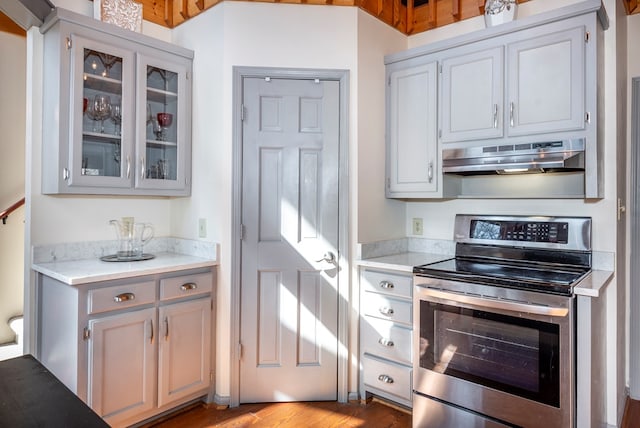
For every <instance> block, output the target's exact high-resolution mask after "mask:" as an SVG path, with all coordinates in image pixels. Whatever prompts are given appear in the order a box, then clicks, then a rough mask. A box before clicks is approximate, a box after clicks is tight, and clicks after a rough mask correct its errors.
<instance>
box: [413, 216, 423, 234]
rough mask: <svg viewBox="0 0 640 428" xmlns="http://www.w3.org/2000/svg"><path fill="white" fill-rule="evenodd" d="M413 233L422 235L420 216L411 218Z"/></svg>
mask: <svg viewBox="0 0 640 428" xmlns="http://www.w3.org/2000/svg"><path fill="white" fill-rule="evenodd" d="M413 234H414V235H422V219H421V218H414V219H413Z"/></svg>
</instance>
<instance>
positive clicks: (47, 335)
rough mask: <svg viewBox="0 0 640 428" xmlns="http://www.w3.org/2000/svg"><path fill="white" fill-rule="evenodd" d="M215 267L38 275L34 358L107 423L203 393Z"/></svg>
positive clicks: (208, 372) (208, 373) (126, 421)
mask: <svg viewBox="0 0 640 428" xmlns="http://www.w3.org/2000/svg"><path fill="white" fill-rule="evenodd" d="M213 293H214V275H213V272H212V270H211V269H198V270H190V271H177V272H172V273H167V274H162V275H152V276H143V277H138V278H131V279H125V280H113V281H103V282H96V283H89V284H84V285H78V286H72V285H68V284H65V283H62V282H60V281H57V280H55V279H53V278H50V277H47V276H44V275H40V276H39V278H38V308H39V310H38V335H37V341H38V344H37V356H38V359H39V360H40V361H41V362H42V363H43V364H44V365H45V366H46V367H47V368H48V369H49V370H51V372H52V373H53V374H55V375H56V376H57V377H58V378H59V379H60V380H61V381H62V382H63V383H64V384H65V385H66V386H67V387H68V388H69V389H71V391H73V392H74V393H76V394H77V395H78V396H79V397H80V398H81V399H82V400H83V401H85V402H86V403H87V404H88V405H89V406H90V407H91V408H92V409H93V410H94V411H95V412H96V413H97V414H98V415H100V416H101V417H103V418H104V419H105V420H106V421H107V423H109V424H110V425H112V426H127V425H131V424H133V423H136V422H140V421H142V420H145V419H147V418H150V417H152V416H155V415H157V414H159V413H162V412H164V411H167V410H170V409H172V408H174V407H176V406H179V405H181V404H183V403H186V402H188V401H190V400H193V399H196V398H199V397H203V396H206V395H207V394H209V393H210V388H211V379H212V373H213V372H212V367H213V357H212V352H211V347H212V343H213V342H212V341H213V337H212V335H213V331H214V329H213V328H212V320H213V319H214V318H213V316H212V312H213V303H214V300H213Z"/></svg>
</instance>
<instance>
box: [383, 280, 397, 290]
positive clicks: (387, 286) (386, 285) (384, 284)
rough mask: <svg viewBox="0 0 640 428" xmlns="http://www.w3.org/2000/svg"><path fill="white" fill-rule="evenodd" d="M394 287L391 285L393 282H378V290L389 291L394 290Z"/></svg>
mask: <svg viewBox="0 0 640 428" xmlns="http://www.w3.org/2000/svg"><path fill="white" fill-rule="evenodd" d="M394 287H395V286H394V285H393V282H389V281H380V288H384V289H387V290H388V289H390V288H394Z"/></svg>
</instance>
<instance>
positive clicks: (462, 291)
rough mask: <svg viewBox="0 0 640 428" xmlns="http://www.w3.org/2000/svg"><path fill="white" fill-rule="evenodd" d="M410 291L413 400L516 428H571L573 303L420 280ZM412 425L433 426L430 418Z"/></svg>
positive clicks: (559, 298)
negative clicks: (444, 405) (437, 403)
mask: <svg viewBox="0 0 640 428" xmlns="http://www.w3.org/2000/svg"><path fill="white" fill-rule="evenodd" d="M414 284H416V285H415V289H414V305H413V308H414V309H413V310H414V323H415V324H416V325H414V329H413V331H414V333H413V334H414V343H415V344H417V345H418V346H415V348H414V359H413V361H414V371H413V373H414V374H413V376H414V382H413V385H414V391H415V393H416V394H421V395H424V396H427V397H432V398H435V399H437V400H440V401H442V402H445V403H451V404H452V405H454V406H455V407H458V408H462V409H467V410H469V411H471V412H477V413H479V414H482V415H486V416H488V417H490V418H493V419H496V420H498V421H503V422H507V423H509V424H513V425H516V426H526V427H538V426H540V427H544V428H551V427H571V426H573V413H574V412H573V410H572V409H573V407H574V405H575V404H574V399H573V397H574V394H575V392H574V386H573V385H574V377H573V358H574V356H573V346H572V341H573V337H574V335H573V328H574V327H573V322H572V320H573V301H574V300H573V299H572V298H571V297H566V296H556V295H549V294H544V293H535V292H528V291H520V290H513V289H504V288H499V287H490V286H485V285H478V284H468V283H461V282H456V281H443V280H438V279H431V278H424V277H421V276H416V277H414ZM413 418H414V427H417V426H425V427H426V426H429V427H431V426H434V425H433V424H432V423H430V421H429V419H428V418H429V415H416V414H415V413H414V415H413ZM425 418H426V419H425Z"/></svg>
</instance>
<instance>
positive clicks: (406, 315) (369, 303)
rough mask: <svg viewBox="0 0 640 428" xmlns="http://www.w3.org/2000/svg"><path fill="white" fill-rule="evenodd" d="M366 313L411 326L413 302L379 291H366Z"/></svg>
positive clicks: (364, 304)
mask: <svg viewBox="0 0 640 428" xmlns="http://www.w3.org/2000/svg"><path fill="white" fill-rule="evenodd" d="M362 305H363V306H364V311H363V312H364V314H365V315H369V316H372V317H376V318H382V319H385V320H390V321H394V322H398V323H403V324H406V325H408V326H411V319H412V316H411V308H412V306H411V302H410V301H405V300H397V299H393V298H391V297H389V296H383V295H381V294H377V293H370V292H366V293H364V299H363V302H362Z"/></svg>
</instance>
